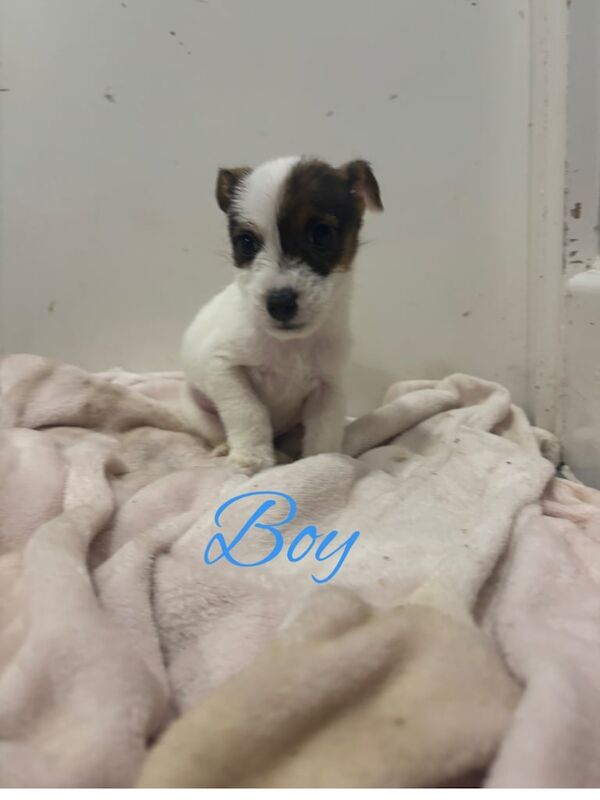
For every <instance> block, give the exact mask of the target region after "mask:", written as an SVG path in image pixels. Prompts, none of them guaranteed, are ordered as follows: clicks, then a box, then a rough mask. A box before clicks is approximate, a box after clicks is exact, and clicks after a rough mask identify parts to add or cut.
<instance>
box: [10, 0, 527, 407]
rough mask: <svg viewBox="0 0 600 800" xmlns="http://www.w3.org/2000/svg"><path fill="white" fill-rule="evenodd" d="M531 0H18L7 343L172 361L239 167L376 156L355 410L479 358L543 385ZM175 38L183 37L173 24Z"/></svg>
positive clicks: (220, 269)
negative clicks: (531, 362) (380, 204)
mask: <svg viewBox="0 0 600 800" xmlns="http://www.w3.org/2000/svg"><path fill="white" fill-rule="evenodd" d="M528 14H529V11H528V3H527V0H477V1H475V0H373V1H372V2H368V3H367V2H359V0H302V2H296V1H295V0H294V1H293V2H292V0H204V1H202V0H162V1H161V0H52V2H48V0H3V20H2V36H3V44H2V61H3V67H4V69H3V79H2V80H3V83H2V86H3V87H5V88H8V89H10V91H8V92H3V93H0V103H1V104H2V109H3V134H2V136H3V141H2V144H3V150H2V164H1V167H2V173H3V181H2V192H3V204H4V219H3V231H2V246H3V255H2V261H1V269H2V275H1V278H2V335H1V339H0V340H1V344H2V349H3V350H4V352H15V351H29V352H36V353H41V354H44V355H48V356H52V357H55V358H59V359H64V360H67V361H70V362H74V363H78V364H81V365H83V366H85V367H89V368H92V369H101V368H105V367H108V366H111V365H115V364H119V365H122V366H125V367H128V368H131V369H156V368H164V367H167V368H173V367H175V366H176V364H177V349H178V341H179V337H180V334H181V331H182V329H183V328H184V326H185V325H186V324H187V322H188V320H189V318H190V317H191V316H192V314H193V313H194V312H195V310H196V308H197V307H198V306H199V305H200V304H201V303H203V302H204V301H205V300H206V299H207V298H208V297H209V296H210V295H211V294H212V293H214V292H215V291H216V289H217V288H218V287H220V286H222V285H223V284H224V283H225V282H226V281H227V280H228V279H229V276H230V272H231V269H230V268H229V267H228V265H227V262H226V257H225V253H226V251H227V245H226V236H225V227H224V224H223V219H222V217H221V214H220V212H219V210H218V209H217V206H216V204H215V202H214V199H213V185H214V178H215V172H216V169H217V167H218V166H219V165H235V164H244V163H250V164H255V163H257V162H260V161H261V160H263V159H266V158H268V157H272V156H276V155H281V154H288V153H297V152H308V153H313V154H318V155H321V156H324V157H326V158H328V159H332V160H333V161H336V162H342V161H344V160H346V159H348V158H351V157H356V156H364V157H367V158H369V159H371V160H372V162H373V166H374V169H375V171H376V174H377V175H378V177H379V179H380V184H381V189H382V194H383V200H384V204H385V207H386V211H385V214H384V215H382V216H381V217H378V218H375V217H373V218H371V219H369V220H368V221H367V226H366V230H365V236H366V238H367V239H369V240H370V241H371V244H369V246H367V247H365V248H364V249H363V251H362V253H361V257H360V262H359V264H358V265H357V278H358V281H357V291H356V303H355V334H356V348H355V355H354V367H353V375H354V379H355V394H354V408H353V410H354V411H355V412H356V411H359V410H362V409H364V408H365V407H367V406H368V405H370V404H373V403H375V402H376V401H377V399H378V398H379V396H380V395H381V393H382V391H383V389H384V388H385V387H386V386H387V384H388V383H389V382H390V381H391V380H393V379H395V378H399V377H421V376H431V377H438V376H443V375H444V374H446V373H449V372H452V371H456V370H460V371H465V372H471V373H475V374H478V375H482V376H486V377H489V378H492V379H497V380H499V381H502V382H503V383H505V384H507V385H508V386H509V387H510V388H511V389H512V391H513V392H514V396H515V399H516V400H517V402H524V401H525V397H526V391H525V389H526V374H525V371H526V352H525V351H526V302H527V298H526V287H527V230H526V225H527V186H528V160H527V158H528V109H529V85H528V70H529V48H528V44H529V17H528ZM172 31H173V32H174V34H172V33H171V32H172Z"/></svg>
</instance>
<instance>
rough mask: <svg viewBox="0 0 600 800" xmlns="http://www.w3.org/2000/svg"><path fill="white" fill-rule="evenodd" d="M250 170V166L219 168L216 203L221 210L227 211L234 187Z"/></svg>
mask: <svg viewBox="0 0 600 800" xmlns="http://www.w3.org/2000/svg"><path fill="white" fill-rule="evenodd" d="M251 172H252V169H251V167H234V168H233V169H220V170H219V173H218V175H217V187H216V195H217V203H218V204H219V208H220V209H221V210H222V211H225V213H227V211H229V206H230V205H231V201H232V200H233V195H234V193H235V190H236V187H237V185H238V184H239V182H240V181H241V180H242V178H245V177H246V175H249V174H250V173H251Z"/></svg>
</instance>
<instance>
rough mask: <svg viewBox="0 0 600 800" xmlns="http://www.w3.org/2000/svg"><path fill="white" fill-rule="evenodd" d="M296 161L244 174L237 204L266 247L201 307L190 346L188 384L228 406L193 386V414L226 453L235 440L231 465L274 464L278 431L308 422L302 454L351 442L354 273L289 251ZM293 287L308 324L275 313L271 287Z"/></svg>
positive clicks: (189, 403)
mask: <svg viewBox="0 0 600 800" xmlns="http://www.w3.org/2000/svg"><path fill="white" fill-rule="evenodd" d="M297 161H298V158H295V157H294V158H283V159H277V160H275V161H271V162H267V163H266V164H263V165H262V166H261V167H258V168H257V169H255V170H254V171H253V172H252V173H250V175H249V176H248V177H247V178H245V179H244V180H243V182H242V184H241V185H240V188H239V191H238V192H237V194H236V196H235V198H234V201H233V208H234V210H235V213H236V216H237V217H238V218H239V219H240V220H242V221H243V222H245V223H247V224H249V225H251V226H252V227H253V228H254V230H255V231H257V232H258V233H259V234H260V235H261V237H262V239H263V240H264V247H263V249H262V250H261V252H260V253H259V254H258V255H257V256H256V258H255V260H254V262H253V263H252V265H251V266H249V267H245V268H242V269H237V270H236V278H235V280H234V281H233V282H232V283H231V284H230V285H229V286H227V288H226V289H224V290H223V291H222V292H220V293H219V294H218V295H217V296H216V297H214V298H213V299H212V300H211V301H210V302H209V303H207V304H206V305H205V306H204V307H203V308H202V309H201V310H200V312H199V313H198V315H197V316H196V318H195V319H194V321H193V322H192V324H191V325H190V327H189V328H188V330H187V332H186V334H185V336H184V339H183V345H182V360H183V365H184V369H185V372H186V376H187V380H188V382H189V384H191V385H193V386H195V387H196V388H197V389H199V390H200V391H201V392H202V393H203V394H204V395H206V396H207V397H208V398H210V400H211V401H212V402H213V403H214V404H215V405H216V407H217V408H218V411H219V417H216V416H215V415H211V414H210V413H207V412H205V411H204V410H202V409H200V408H199V407H198V406H197V404H196V403H195V402H194V401H193V400H192V399H191V396H190V394H189V392H186V395H185V398H184V402H185V410H186V414H187V416H188V418H189V419H190V421H191V422H192V423H193V424H194V426H195V427H196V428H197V430H198V431H199V433H200V434H201V435H202V436H203V437H204V438H206V439H207V440H208V441H209V443H211V444H212V445H213V446H215V447H216V448H217V452H219V453H224V452H226V450H227V447H224V446H223V443H226V445H227V446H228V450H229V460H230V463H232V464H234V465H235V466H236V467H237V468H239V469H241V470H242V471H244V472H247V473H253V472H256V471H257V470H259V469H261V468H265V467H269V466H272V465H273V464H274V463H275V458H274V452H273V436H274V435H277V434H280V433H285V432H287V431H289V430H291V429H292V428H293V427H294V426H295V425H297V424H298V423H300V422H302V423H303V424H304V443H303V449H302V455H303V456H309V455H315V454H317V453H324V452H339V450H340V448H341V443H342V435H343V426H344V399H343V391H342V386H341V384H342V371H343V367H344V365H345V361H346V356H347V352H348V349H349V343H350V337H349V326H348V307H349V299H350V292H351V274H352V273H351V271H338V272H333V273H332V274H330V275H328V276H327V277H320V276H318V275H315V274H314V273H313V272H312V270H310V268H309V267H308V266H306V265H302V264H290V263H286V261H285V258H284V257H283V254H282V252H281V247H280V243H279V236H278V231H277V210H278V207H279V201H280V198H281V192H282V187H283V185H284V182H285V179H286V177H287V176H288V174H289V172H290V170H291V169H292V167H293V166H294V165H295V164H296V162H297ZM284 287H291V288H294V289H295V290H296V291H297V292H298V313H297V317H296V318H295V319H294V322H295V323H298V324H300V325H301V326H302V327H301V328H300V329H299V330H285V331H284V330H281V329H279V328H278V327H277V326H276V323H275V321H274V320H273V319H271V317H270V316H269V314H268V313H267V310H266V304H265V297H266V294H267V292H268V291H270V290H272V289H277V288H284ZM219 445H220V447H219Z"/></svg>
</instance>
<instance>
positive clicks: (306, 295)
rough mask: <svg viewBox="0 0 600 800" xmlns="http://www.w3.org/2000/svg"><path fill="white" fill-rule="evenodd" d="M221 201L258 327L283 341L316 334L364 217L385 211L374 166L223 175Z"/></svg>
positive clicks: (274, 168) (295, 162)
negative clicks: (369, 210) (312, 333)
mask: <svg viewBox="0 0 600 800" xmlns="http://www.w3.org/2000/svg"><path fill="white" fill-rule="evenodd" d="M216 194H217V201H218V203H219V206H220V207H221V209H222V210H223V211H224V212H225V213H226V214H227V217H228V220H229V235H230V238H231V245H232V251H233V261H234V264H235V266H236V267H238V280H239V283H240V285H241V287H242V290H243V292H244V295H245V296H246V298H247V300H248V303H249V306H250V309H251V313H252V314H253V315H254V317H255V320H256V321H257V323H258V324H259V325H261V326H262V327H263V328H264V329H265V330H266V331H268V332H269V333H270V334H272V335H273V336H276V337H278V338H293V337H300V336H306V335H308V334H309V333H311V332H312V331H314V330H315V329H316V328H317V327H319V325H320V324H321V323H322V322H323V321H324V319H325V318H326V317H327V315H328V313H329V312H330V311H331V310H332V308H333V306H334V304H335V302H336V298H337V296H338V294H339V292H340V291H341V288H342V286H343V285H344V284H345V283H346V281H347V276H348V272H349V270H350V268H351V266H352V261H353V259H354V256H355V253H356V249H357V247H358V236H359V231H360V227H361V224H362V218H363V214H364V211H365V209H366V208H369V209H371V210H375V211H381V210H382V208H383V206H382V204H381V198H380V195H379V187H378V185H377V181H376V180H375V176H374V175H373V173H372V171H371V168H370V166H369V164H368V163H367V162H366V161H351V162H349V163H348V164H344V165H343V166H342V167H339V168H335V167H331V166H330V165H329V164H326V163H324V162H323V161H318V160H314V159H305V158H298V157H291V158H279V159H276V160H274V161H268V162H267V163H265V164H262V165H261V166H260V167H257V168H256V169H251V168H250V167H239V168H237V169H221V170H220V171H219V174H218V178H217V190H216Z"/></svg>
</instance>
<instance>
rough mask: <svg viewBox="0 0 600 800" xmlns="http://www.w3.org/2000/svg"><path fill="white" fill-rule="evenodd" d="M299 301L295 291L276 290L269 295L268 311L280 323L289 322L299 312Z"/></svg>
mask: <svg viewBox="0 0 600 800" xmlns="http://www.w3.org/2000/svg"><path fill="white" fill-rule="evenodd" d="M297 300H298V294H297V292H295V291H294V290H293V289H275V290H273V291H272V292H269V294H268V295H267V311H268V312H269V314H270V315H271V316H272V317H273V319H276V320H277V321H278V322H289V321H290V320H291V319H293V317H294V316H295V314H296V311H298V302H297Z"/></svg>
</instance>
